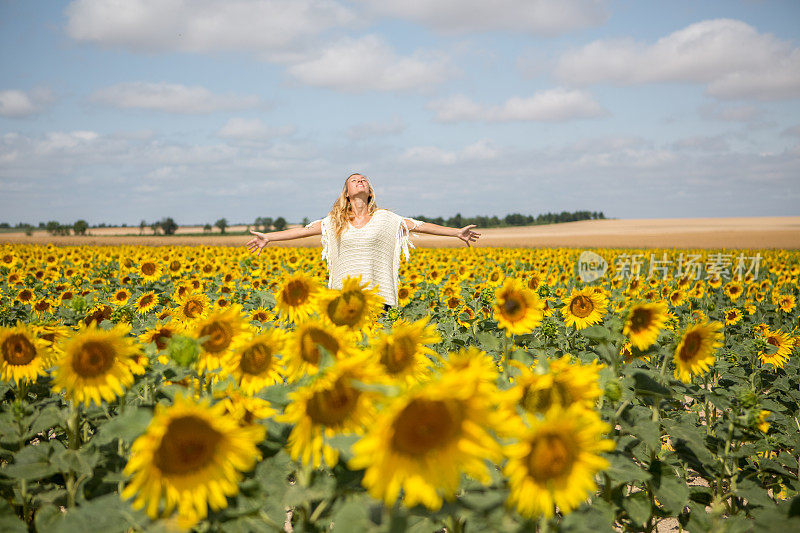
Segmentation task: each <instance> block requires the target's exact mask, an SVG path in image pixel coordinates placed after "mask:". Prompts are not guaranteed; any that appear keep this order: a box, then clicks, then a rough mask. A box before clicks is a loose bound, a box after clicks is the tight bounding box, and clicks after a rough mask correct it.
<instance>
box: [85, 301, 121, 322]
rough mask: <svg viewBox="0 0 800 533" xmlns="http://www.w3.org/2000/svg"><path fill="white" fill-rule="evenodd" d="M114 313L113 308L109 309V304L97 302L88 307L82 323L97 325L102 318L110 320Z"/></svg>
mask: <svg viewBox="0 0 800 533" xmlns="http://www.w3.org/2000/svg"><path fill="white" fill-rule="evenodd" d="M113 313H114V310H113V309H111V307H110V306H108V305H106V304H103V303H99V304H97V305H95V306H94V307H92V308H91V309H89V312H88V313H86V316H85V317H84V319H83V323H84V324H86V325H87V326H88V325H90V324H95V325H98V324H100V323H101V322H103V321H104V320H111V315H112V314H113Z"/></svg>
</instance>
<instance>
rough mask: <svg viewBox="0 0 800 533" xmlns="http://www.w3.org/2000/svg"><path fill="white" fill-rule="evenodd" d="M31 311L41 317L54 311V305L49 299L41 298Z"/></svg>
mask: <svg viewBox="0 0 800 533" xmlns="http://www.w3.org/2000/svg"><path fill="white" fill-rule="evenodd" d="M31 309H33V312H34V313H36V316H37V317H41V316H42V315H43V314H45V313H51V312H52V311H53V303H52V302H51V301H50V300H49V299H48V298H39V299H38V300H36V301H35V302H34V303H33V305H32V306H31Z"/></svg>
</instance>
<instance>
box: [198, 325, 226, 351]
mask: <svg viewBox="0 0 800 533" xmlns="http://www.w3.org/2000/svg"><path fill="white" fill-rule="evenodd" d="M200 336H201V337H206V336H208V340H207V341H205V342H204V343H203V349H204V350H205V351H207V352H209V353H219V352H221V351H223V350H225V349H226V348H227V347H228V346H230V345H231V341H232V340H233V328H232V327H231V325H230V324H228V323H227V322H220V321H215V322H211V323H210V324H206V325H205V326H203V328H202V329H201V330H200Z"/></svg>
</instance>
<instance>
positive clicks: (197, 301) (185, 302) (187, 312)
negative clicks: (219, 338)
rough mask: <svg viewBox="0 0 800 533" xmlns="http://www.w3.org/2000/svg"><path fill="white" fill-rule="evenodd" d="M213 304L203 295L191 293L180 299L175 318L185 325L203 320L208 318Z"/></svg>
mask: <svg viewBox="0 0 800 533" xmlns="http://www.w3.org/2000/svg"><path fill="white" fill-rule="evenodd" d="M210 309H211V304H210V302H209V301H208V297H207V296H206V295H205V294H203V293H190V294H188V295H186V296H185V297H183V298H181V299H178V307H177V308H176V309H175V318H176V319H177V320H178V321H180V322H183V323H184V324H185V323H189V322H194V321H196V320H202V319H204V318H205V317H206V316H208V312H209V310H210Z"/></svg>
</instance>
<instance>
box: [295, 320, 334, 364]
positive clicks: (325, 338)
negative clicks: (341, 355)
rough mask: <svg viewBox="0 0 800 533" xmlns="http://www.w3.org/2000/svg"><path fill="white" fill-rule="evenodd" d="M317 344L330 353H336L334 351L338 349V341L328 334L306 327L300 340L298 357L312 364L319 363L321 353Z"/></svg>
mask: <svg viewBox="0 0 800 533" xmlns="http://www.w3.org/2000/svg"><path fill="white" fill-rule="evenodd" d="M317 345H321V346H322V347H323V348H325V349H326V350H328V351H329V352H330V353H331V354H332V355H336V352H338V351H339V342H338V341H337V340H336V339H334V338H333V337H332V336H331V335H328V334H327V333H326V332H324V331H322V330H321V329H316V328H312V329H308V330H306V332H305V333H304V334H303V337H302V339H301V340H300V357H302V358H303V361H305V362H307V363H311V364H312V365H318V364H319V360H320V357H322V354H321V353H320V351H319V347H318V346H317Z"/></svg>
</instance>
